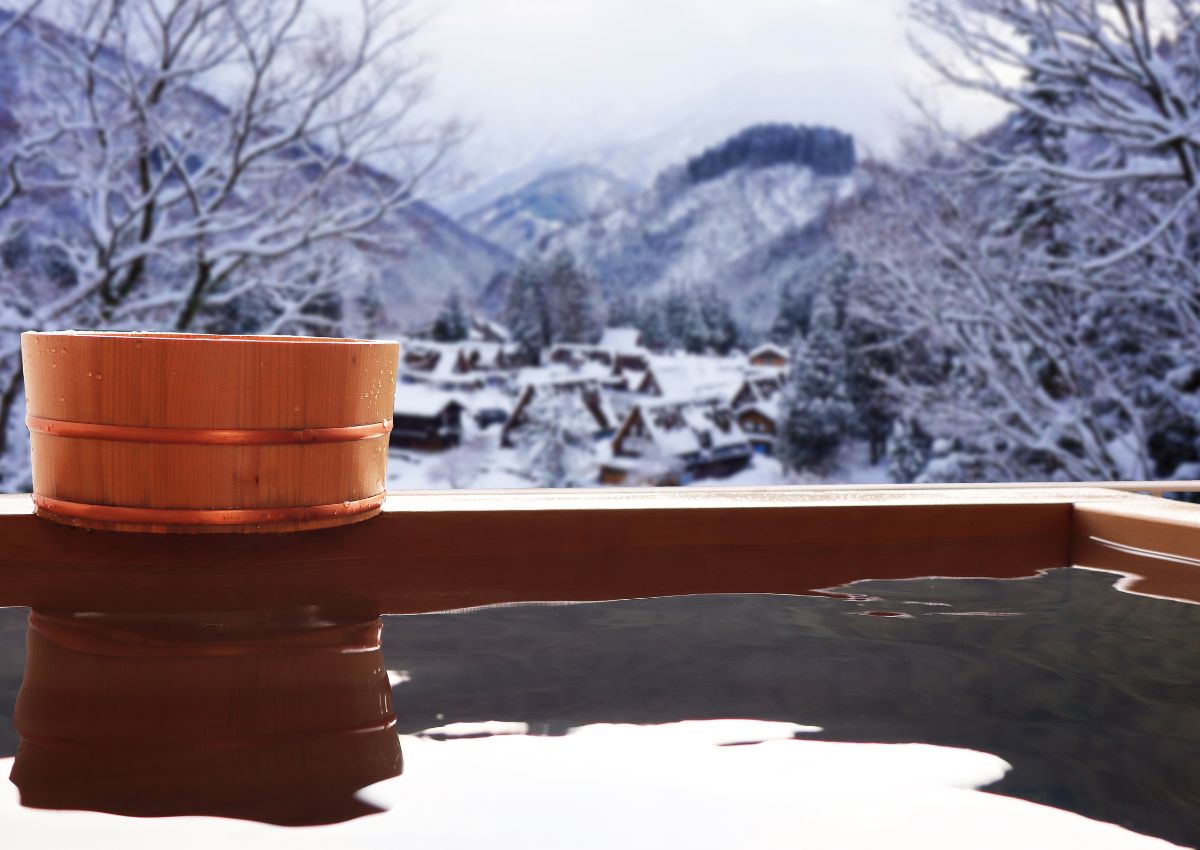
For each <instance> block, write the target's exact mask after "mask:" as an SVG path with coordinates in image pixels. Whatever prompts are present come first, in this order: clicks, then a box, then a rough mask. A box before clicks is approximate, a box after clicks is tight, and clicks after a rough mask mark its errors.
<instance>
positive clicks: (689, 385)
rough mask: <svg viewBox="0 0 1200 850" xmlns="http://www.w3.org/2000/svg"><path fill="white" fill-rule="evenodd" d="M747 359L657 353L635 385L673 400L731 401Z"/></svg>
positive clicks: (641, 390)
mask: <svg viewBox="0 0 1200 850" xmlns="http://www.w3.org/2000/svg"><path fill="white" fill-rule="evenodd" d="M745 375H746V361H745V360H740V359H736V358H730V357H701V356H686V355H675V356H670V357H655V358H653V359H651V360H650V363H649V368H648V369H647V370H646V372H645V374H644V375H643V376H642V379H641V381H640V383H639V384H638V385H637V386H636V387H635V389H636V391H637V392H638V393H639V394H641V395H648V396H655V397H657V398H659V399H661V400H662V401H663V402H669V403H672V404H696V403H707V404H721V405H728V404H730V402H731V401H732V400H733V396H734V394H735V393H736V392H737V390H738V388H739V387H740V386H741V384H742V383H743V382H744V380H745Z"/></svg>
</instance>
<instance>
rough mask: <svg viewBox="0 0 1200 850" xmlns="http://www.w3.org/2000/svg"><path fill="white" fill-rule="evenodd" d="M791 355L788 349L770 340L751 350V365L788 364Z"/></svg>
mask: <svg viewBox="0 0 1200 850" xmlns="http://www.w3.org/2000/svg"><path fill="white" fill-rule="evenodd" d="M789 362H791V355H790V354H789V353H788V351H787V349H785V348H782V347H780V346H778V345H776V344H775V343H773V342H768V343H765V344H763V345H760V346H759V347H758V348H756V349H754V350H753V351H751V352H750V365H751V366H787V365H788V363H789Z"/></svg>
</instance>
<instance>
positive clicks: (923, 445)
mask: <svg viewBox="0 0 1200 850" xmlns="http://www.w3.org/2000/svg"><path fill="white" fill-rule="evenodd" d="M932 448H933V444H932V441H931V440H930V439H929V435H928V434H926V433H925V431H924V430H923V429H922V428H921V424H920V423H919V422H917V421H916V420H915V419H910V418H903V419H897V420H896V421H895V422H893V423H892V430H891V433H890V434H889V435H888V441H887V467H888V476H889V477H890V478H891V479H892V480H893V481H895V482H896V483H897V484H907V483H909V482H911V481H916V480H917V478H918V477H919V476H920V475H921V474H922V473H923V472H924V471H925V467H926V465H928V463H929V458H930V453H931V450H932Z"/></svg>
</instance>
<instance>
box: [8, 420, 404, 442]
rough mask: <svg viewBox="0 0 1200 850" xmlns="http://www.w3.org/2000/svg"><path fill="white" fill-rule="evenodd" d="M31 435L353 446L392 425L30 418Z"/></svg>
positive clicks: (382, 423)
mask: <svg viewBox="0 0 1200 850" xmlns="http://www.w3.org/2000/svg"><path fill="white" fill-rule="evenodd" d="M25 424H26V425H27V426H28V427H29V430H30V431H37V432H38V433H40V434H49V435H51V436H54V437H71V438H75V439H81V440H112V441H115V442H122V443H174V444H186V445H207V446H275V445H291V444H303V443H349V442H354V441H355V440H371V439H374V438H376V437H385V436H387V435H388V433H390V432H391V430H392V423H391V421H390V420H388V419H385V420H383V421H382V422H372V423H371V424H369V425H347V426H344V427H341V428H301V429H299V430H287V429H283V428H153V427H143V426H139V425H98V424H95V423H91V422H65V421H62V420H59V419H44V418H42V417H40V416H26V417H25Z"/></svg>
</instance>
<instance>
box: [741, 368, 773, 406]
mask: <svg viewBox="0 0 1200 850" xmlns="http://www.w3.org/2000/svg"><path fill="white" fill-rule="evenodd" d="M784 380H785V373H784V371H783V370H782V369H755V370H753V371H752V372H751V373H750V374H748V375H746V377H745V379H744V380H743V381H742V384H741V386H740V387H738V390H737V392H736V393H734V394H733V401H732V406H733V408H734V409H735V410H736V409H738V408H742V407H747V406H749V405H752V404H760V403H762V402H764V401H770V400H771V399H773V398H775V396H777V395H778V394H779V392H780V391H781V390H782V389H783V384H784Z"/></svg>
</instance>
